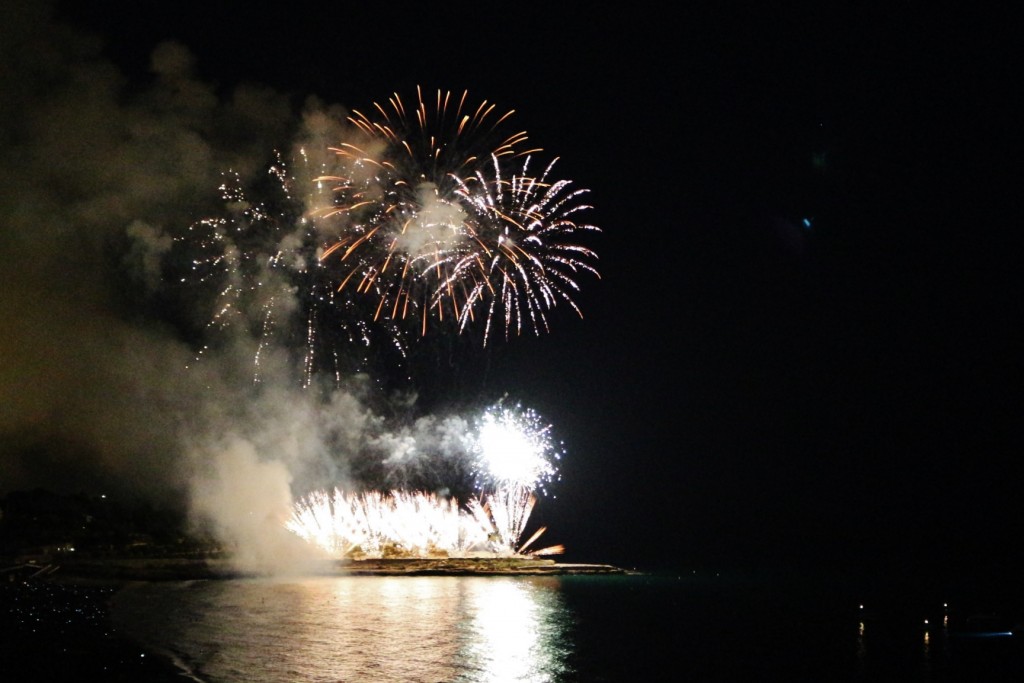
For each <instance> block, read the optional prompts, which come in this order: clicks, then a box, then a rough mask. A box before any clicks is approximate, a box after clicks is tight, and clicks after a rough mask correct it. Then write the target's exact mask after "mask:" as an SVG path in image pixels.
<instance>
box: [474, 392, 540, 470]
mask: <svg viewBox="0 0 1024 683" xmlns="http://www.w3.org/2000/svg"><path fill="white" fill-rule="evenodd" d="M477 449H478V452H479V455H480V462H481V470H482V474H483V476H484V478H486V479H487V480H489V481H491V482H494V483H496V484H497V485H499V486H501V485H508V486H523V487H526V488H534V487H536V486H538V485H541V484H543V483H544V482H545V481H548V480H550V479H551V477H553V476H554V475H555V467H554V465H553V464H552V463H551V460H550V459H549V456H550V455H551V454H553V453H554V446H553V444H552V442H551V433H550V427H549V426H544V425H542V424H541V422H540V418H539V416H538V415H537V414H536V413H535V412H533V411H532V410H523V409H521V408H519V407H517V408H515V409H512V408H506V407H503V406H501V405H500V404H499V405H497V406H495V407H493V408H491V409H490V410H488V411H487V412H485V413H484V415H483V417H482V418H481V421H480V427H479V431H478V436H477ZM554 457H555V458H557V457H558V454H557V453H554Z"/></svg>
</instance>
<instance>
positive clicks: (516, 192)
mask: <svg viewBox="0 0 1024 683" xmlns="http://www.w3.org/2000/svg"><path fill="white" fill-rule="evenodd" d="M466 100H467V93H465V92H463V93H462V95H461V96H458V97H455V96H453V95H452V94H451V93H450V92H442V91H440V90H439V91H437V93H436V97H435V98H433V100H432V102H431V104H429V105H428V104H427V99H425V98H424V96H423V92H422V90H421V89H417V94H416V102H415V106H414V107H412V108H411V109H409V108H407V107H406V105H405V103H404V102H403V101H402V99H401V98H400V97H399V96H398V95H397V94H395V95H393V96H392V97H391V98H390V99H389V100H388V105H387V106H382V105H380V104H374V110H375V113H374V114H373V115H367V114H364V113H362V112H358V111H357V112H354V113H353V115H352V116H350V117H349V122H350V123H351V124H352V125H353V127H354V128H355V130H356V131H357V132H358V138H359V139H358V140H355V141H354V142H346V143H344V144H342V145H339V146H337V147H335V148H333V150H334V151H335V153H336V154H337V156H338V165H339V167H340V170H341V172H340V173H339V174H338V175H329V176H323V177H321V178H319V179H318V180H320V181H325V182H331V183H333V185H334V188H335V191H336V199H335V202H334V205H333V206H332V207H331V208H330V209H327V210H325V211H324V212H323V215H324V216H325V217H338V218H340V219H342V220H343V222H344V224H345V228H344V230H342V231H341V234H340V236H339V238H338V239H337V240H336V241H335V242H334V243H333V244H331V245H330V246H328V247H327V248H326V249H325V250H324V252H323V258H324V260H325V263H327V265H328V266H329V267H330V269H331V271H332V272H334V273H336V275H335V277H336V279H337V281H338V283H339V284H338V288H337V289H338V291H339V292H342V291H346V290H354V291H355V292H356V293H357V294H358V295H360V296H363V297H367V298H369V299H370V300H371V301H372V302H373V303H374V304H375V307H374V314H373V317H374V320H380V319H386V320H392V321H395V322H400V323H404V324H406V325H407V326H409V325H411V326H412V327H413V328H415V329H417V331H418V333H419V334H420V335H425V334H427V331H428V328H429V323H430V322H431V321H434V322H435V323H437V324H442V325H443V324H445V323H446V322H447V321H453V322H454V324H455V325H457V327H458V330H459V331H460V332H462V331H464V330H465V329H466V328H467V327H468V326H470V324H471V323H474V322H476V321H478V320H482V321H483V325H484V330H483V343H484V344H485V345H486V343H487V341H488V339H489V338H490V336H491V331H492V324H493V323H494V322H495V321H496V320H498V321H502V322H503V325H504V332H505V336H506V338H507V337H509V336H510V335H512V334H520V333H521V332H522V331H524V329H529V330H532V331H533V332H535V333H537V334H539V333H540V332H542V331H548V329H549V328H548V320H547V311H549V310H550V309H551V308H553V307H554V306H555V305H556V304H558V303H559V302H565V303H567V305H569V306H571V307H572V308H573V309H574V310H575V311H576V312H577V313H580V309H579V308H578V306H577V305H576V304H575V302H574V299H573V295H574V293H575V292H576V291H577V290H578V289H579V287H578V284H577V282H576V278H577V277H578V276H579V275H580V274H589V275H593V276H597V275H598V273H597V270H596V268H595V267H594V265H593V264H594V262H596V254H595V253H594V252H593V251H592V250H591V249H589V248H587V247H584V246H582V245H579V244H577V243H576V238H577V236H578V235H579V234H582V233H586V232H591V231H598V228H596V227H595V226H592V225H589V224H586V223H579V222H577V221H576V216H577V214H579V213H580V212H583V211H585V210H587V209H589V208H590V206H588V205H585V204H581V203H578V202H579V199H580V198H581V197H582V196H583V195H584V194H586V193H587V190H582V189H572V187H571V181H567V180H557V181H553V180H550V179H549V175H550V174H551V171H552V168H553V166H554V162H551V163H550V164H549V165H548V166H547V168H546V169H545V171H544V172H543V173H542V174H541V176H540V177H534V176H531V175H530V174H529V166H530V158H531V157H530V155H531V154H533V153H536V152H539V151H541V150H539V149H527V148H526V142H527V139H528V138H527V135H526V132H525V131H518V132H515V131H513V132H508V133H505V132H503V131H504V128H505V126H506V125H507V124H508V122H509V120H510V117H511V116H512V114H513V111H508V112H506V113H505V114H498V113H497V111H498V110H496V108H495V105H493V104H489V103H487V102H486V101H485V102H483V103H481V104H480V105H478V106H476V107H475V108H474V107H468V106H467V104H466ZM519 160H522V163H521V165H520V164H519ZM513 163H515V164H516V165H517V168H518V169H519V170H518V171H517V172H507V171H505V170H504V166H505V165H511V164H513Z"/></svg>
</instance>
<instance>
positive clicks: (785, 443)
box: [14, 2, 1024, 575]
mask: <svg viewBox="0 0 1024 683" xmlns="http://www.w3.org/2000/svg"><path fill="white" fill-rule="evenodd" d="M741 5H743V7H742V9H728V8H727V7H726V6H725V4H724V3H708V5H707V6H706V7H705V6H704V5H703V4H702V5H701V6H700V7H699V8H697V9H693V8H685V7H684V8H679V9H677V10H675V11H674V13H673V14H672V15H669V14H666V13H665V10H663V9H660V8H659V7H660V6H656V5H653V4H652V5H649V6H648V5H645V4H641V5H635V4H633V5H630V6H629V9H621V10H619V9H614V10H613V9H606V10H600V9H590V10H586V11H570V10H568V9H564V8H556V7H552V6H550V5H549V4H548V3H545V4H543V5H542V4H537V5H536V6H535V5H532V4H529V3H527V4H515V5H501V6H500V7H497V8H496V9H483V8H484V5H481V4H480V3H476V4H473V5H470V4H467V5H466V6H464V7H458V6H446V7H445V8H444V9H438V8H437V7H432V6H427V5H424V6H423V7H422V9H416V10H413V9H399V6H398V5H393V6H388V8H387V9H381V10H369V9H364V8H361V7H360V6H357V5H353V4H352V3H341V4H338V3H335V4H330V3H303V2H292V3H275V4H272V6H270V7H269V8H261V7H258V5H256V4H247V5H244V4H242V3H230V4H229V3H195V4H190V3H160V2H134V3H122V2H117V3H58V5H57V9H56V11H55V16H56V17H57V18H58V19H59V20H61V21H65V22H69V23H71V24H73V25H74V26H76V27H78V28H79V29H81V30H88V31H92V32H95V33H97V34H98V35H100V36H101V37H102V38H103V48H102V55H103V56H104V57H105V58H107V59H109V60H111V62H112V63H113V64H114V65H116V69H117V70H119V71H120V72H121V73H122V75H123V78H124V81H123V84H124V91H123V92H124V95H123V97H125V98H126V99H130V98H131V97H132V96H133V93H137V92H144V91H145V90H146V89H147V88H148V87H150V85H151V81H152V79H153V76H152V74H151V73H150V72H149V56H150V54H151V53H152V51H153V49H154V47H155V46H156V45H158V44H159V43H160V42H161V41H165V40H174V41H176V42H178V43H180V44H182V45H184V46H185V47H187V48H188V50H189V51H191V53H192V54H193V55H194V58H195V62H194V73H195V76H196V78H197V79H198V80H201V81H203V82H205V83H207V84H210V85H211V86H212V88H211V89H212V91H213V92H214V93H215V94H216V96H218V97H221V98H228V97H230V94H231V92H232V90H233V88H234V87H235V86H237V85H238V84H240V83H258V84H262V85H265V86H268V87H269V88H270V89H272V90H274V91H276V92H278V93H285V94H289V95H291V96H293V99H292V102H293V103H294V105H295V106H296V107H298V106H300V105H301V103H302V101H303V99H304V98H305V97H306V96H307V95H315V96H317V97H319V98H320V99H321V100H323V101H325V102H327V103H336V104H340V105H343V106H345V107H347V108H357V109H359V108H364V107H367V106H368V104H369V103H371V102H373V101H382V100H385V99H386V98H387V97H388V96H389V95H390V94H391V93H392V92H399V93H411V92H413V91H414V89H415V87H416V85H423V86H424V87H427V88H442V89H451V90H456V91H459V90H462V89H467V90H468V91H469V92H470V94H471V95H474V96H476V97H478V98H480V99H489V100H492V101H495V102H498V103H499V104H500V105H501V106H503V107H507V108H514V109H515V110H516V117H517V120H518V122H519V123H520V124H521V125H522V127H524V128H525V129H527V130H528V131H529V132H530V139H531V141H533V142H535V143H536V144H538V145H539V146H542V147H544V149H545V151H546V152H549V153H550V154H552V155H553V156H558V157H560V161H559V166H560V172H561V173H562V174H563V175H564V176H566V177H568V178H571V179H573V180H574V181H575V183H577V184H579V185H580V186H582V187H586V188H588V189H590V190H591V194H590V197H589V203H591V204H592V205H593V206H594V209H593V211H592V212H591V214H590V216H589V221H590V222H592V223H594V224H596V225H598V226H599V227H601V228H602V233H601V234H600V235H598V236H596V237H595V238H594V240H593V247H594V248H595V250H596V251H597V252H598V254H599V257H600V264H599V270H600V273H601V279H600V280H599V281H593V280H591V281H584V282H582V283H581V285H582V291H581V294H580V296H579V299H578V301H579V303H580V306H581V309H582V310H583V313H584V318H583V319H582V320H580V319H577V318H576V317H574V316H573V315H572V314H571V313H570V312H569V311H565V312H564V313H563V314H561V315H556V316H554V319H553V329H552V332H551V334H549V335H545V336H542V337H539V338H526V339H521V340H514V341H513V342H510V343H509V344H507V345H502V346H500V347H498V348H491V349H490V350H489V351H487V352H486V353H484V352H479V353H476V354H474V353H472V352H470V353H468V354H467V357H465V358H461V359H459V361H458V362H457V363H456V365H458V366H459V367H460V368H462V370H461V374H460V375H459V376H460V380H459V383H457V385H458V389H459V390H460V391H463V392H466V394H467V395H472V394H473V392H481V393H485V392H496V391H497V392H501V391H507V392H509V393H510V395H513V396H515V397H516V398H519V399H521V400H522V401H523V402H524V403H527V404H529V405H531V406H533V407H535V408H536V409H537V410H538V411H539V412H540V413H542V414H543V415H544V416H545V417H547V418H548V419H550V421H551V422H552V424H553V425H554V428H555V430H556V432H557V434H558V435H559V436H560V438H561V439H562V440H563V441H564V443H565V446H566V451H567V455H566V457H565V458H564V460H563V462H562V463H561V470H562V480H561V481H560V482H559V483H558V484H557V485H556V486H554V487H552V493H554V494H555V497H554V498H552V499H543V500H542V502H541V504H540V505H539V506H538V509H537V511H536V512H535V513H534V514H535V515H536V516H537V517H538V518H539V519H543V521H544V522H545V523H547V524H549V527H550V528H549V531H548V534H549V538H550V539H551V540H552V541H558V542H563V543H565V545H566V546H567V547H568V549H569V553H568V555H567V558H569V559H573V560H579V561H595V562H598V561H607V562H613V563H618V564H623V565H628V566H648V567H650V566H671V567H673V568H689V567H700V568H716V567H724V568H756V567H761V566H770V567H775V568H779V567H791V566H792V567H801V566H807V565H809V564H810V565H817V564H824V565H826V566H845V567H850V568H853V569H857V568H864V569H871V570H883V571H888V570H897V568H899V571H918V570H921V571H924V570H930V569H935V568H937V567H939V568H943V567H944V568H946V569H947V570H948V572H947V573H948V574H950V575H959V574H963V575H975V574H976V573H977V574H979V575H980V574H983V573H985V572H987V571H989V570H993V571H996V570H998V571H1005V572H1007V573H1009V572H1010V571H1012V570H1013V569H1014V568H1017V569H1019V568H1020V565H1021V561H1022V559H1024V555H1022V553H1021V546H1020V539H1021V538H1022V533H1024V529H1022V527H1021V522H1020V521H1018V518H1019V517H1022V516H1021V515H1019V514H1017V513H1018V512H1019V511H1020V497H1019V489H1020V472H1021V468H1020V466H1019V464H1018V459H1019V458H1020V454H1021V448H1020V446H1021V442H1020V438H1019V435H1018V434H1019V419H1020V415H1021V408H1022V402H1021V391H1020V387H1021V379H1022V378H1021V370H1020V364H1019V359H1018V355H1019V351H1020V348H1021V347H1020V337H1019V335H1018V334H1016V333H1015V331H1014V330H1015V326H1016V325H1017V324H1018V323H1019V318H1020V317H1021V316H1020V313H1021V305H1020V298H1019V290H1020V286H1019V284H1020V283H1019V280H1020V275H1019V273H1020V270H1019V265H1018V263H1019V256H1020V254H1021V246H1022V245H1021V242H1022V240H1021V233H1020V230H1019V229H1017V228H1016V227H1015V224H1016V223H1017V222H1018V221H1019V215H1020V211H1019V200H1018V199H1017V196H1018V194H1019V188H1017V187H1016V186H1015V185H1011V180H1012V179H1013V178H1014V177H1017V178H1018V179H1019V160H1017V159H1015V158H1014V157H1013V156H1012V155H1011V153H1010V151H1009V138H1010V136H1011V134H1012V131H1013V129H1014V127H1015V126H1013V125H1012V124H1015V123H1016V122H1015V121H1011V120H1010V115H1009V104H1010V101H1011V98H1012V90H1013V89H1014V88H1013V87H1012V83H1013V80H1012V78H1011V74H1013V73H1015V72H1014V71H1013V70H1012V69H1011V61H1010V58H1011V49H1010V40H1009V37H1010V31H1009V26H1010V25H1011V22H1010V21H1009V20H1008V18H1007V17H998V16H985V15H983V14H982V10H980V9H977V8H972V11H970V12H967V11H966V10H965V11H963V12H960V13H948V14H947V13H943V12H940V11H938V10H936V9H935V8H934V7H933V6H930V5H927V4H925V3H915V2H895V3H887V5H886V6H885V8H884V10H866V9H862V8H853V9H849V10H843V11H840V10H830V9H828V8H827V7H826V4H821V3H815V4H804V3H800V4H796V5H791V6H790V5H787V7H788V9H786V10H779V9H778V8H774V7H773V8H770V9H769V8H766V9H764V10H761V11H759V12H755V13H751V12H750V10H749V7H747V6H746V5H745V4H741ZM229 6H230V8H229ZM595 7H596V6H595ZM153 153H154V154H155V155H158V154H160V150H159V148H156V149H154V150H153ZM14 163H17V159H15V160H14ZM69 201H70V198H69ZM481 368H485V371H484V370H481ZM453 372H455V371H453ZM98 381H102V380H98ZM101 459H102V458H101ZM556 537H557V538H556Z"/></svg>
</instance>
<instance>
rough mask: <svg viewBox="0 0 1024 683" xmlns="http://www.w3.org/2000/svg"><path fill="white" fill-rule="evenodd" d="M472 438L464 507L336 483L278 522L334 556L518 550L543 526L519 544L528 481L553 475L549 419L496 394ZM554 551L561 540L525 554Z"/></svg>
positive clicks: (529, 505)
mask: <svg viewBox="0 0 1024 683" xmlns="http://www.w3.org/2000/svg"><path fill="white" fill-rule="evenodd" d="M473 440H474V445H473V447H472V450H473V455H474V456H475V457H476V458H477V460H478V464H477V477H478V481H479V485H480V488H481V492H480V493H479V494H478V495H476V496H473V497H471V498H470V499H469V500H468V502H467V503H466V506H465V508H464V509H463V508H460V506H459V503H458V501H457V500H455V499H448V498H442V497H439V496H437V495H434V494H430V493H426V492H407V491H392V492H391V493H390V494H387V495H385V494H382V493H380V492H376V491H369V492H365V493H347V492H345V491H342V490H341V489H337V488H336V489H335V490H334V492H333V493H326V492H323V491H320V492H314V493H312V494H309V495H308V496H306V497H305V498H304V499H302V500H300V501H299V502H298V503H297V504H296V505H295V506H294V509H293V512H292V516H291V518H290V520H289V521H288V523H287V524H286V528H288V529H289V530H290V531H292V532H294V533H295V534H297V535H298V536H300V537H301V538H303V539H305V540H307V541H309V542H310V543H313V544H314V545H316V546H318V547H319V548H321V549H322V550H324V551H326V552H327V553H328V554H330V555H332V556H335V557H345V556H357V555H358V556H365V557H381V556H382V555H384V554H393V555H402V556H411V557H427V556H431V555H434V554H442V555H447V556H449V557H462V556H466V555H467V554H472V553H489V554H497V555H501V556H511V555H517V554H522V552H523V551H524V550H525V548H526V547H527V546H529V545H530V544H532V543H533V541H535V540H536V539H537V537H539V536H540V534H541V533H543V531H544V529H543V528H542V529H540V530H538V531H537V532H535V533H534V534H533V536H532V537H531V538H530V539H528V540H527V542H526V543H524V544H522V545H520V543H519V541H520V538H521V536H522V534H523V532H524V530H525V528H526V524H527V522H528V520H529V518H530V514H531V513H532V511H533V508H534V505H535V504H536V502H537V498H536V496H535V494H534V492H533V491H534V489H535V488H537V487H540V486H542V484H543V483H544V482H547V481H550V480H551V479H552V478H553V477H554V476H555V475H556V469H555V466H554V464H553V463H552V462H551V458H552V456H553V457H554V458H555V459H557V458H558V453H557V452H556V449H555V447H554V444H553V442H552V440H551V434H550V426H546V425H543V424H542V423H541V421H540V418H539V416H538V415H537V414H536V413H535V412H534V411H532V410H524V409H523V408H522V407H521V406H518V405H517V406H515V407H507V406H504V405H502V403H500V402H499V403H498V404H497V405H496V406H493V407H492V408H490V409H488V410H487V411H485V412H484V414H483V415H482V417H481V418H480V419H479V420H478V423H477V429H476V434H475V435H474V439H473ZM559 552H562V547H561V546H552V547H549V548H544V549H540V550H536V551H532V552H531V553H530V554H532V555H544V554H556V553H559Z"/></svg>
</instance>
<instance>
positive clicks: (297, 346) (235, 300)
mask: <svg viewBox="0 0 1024 683" xmlns="http://www.w3.org/2000/svg"><path fill="white" fill-rule="evenodd" d="M296 164H297V165H301V164H305V165H308V159H307V158H306V157H305V155H304V153H301V152H300V158H299V160H298V161H296ZM305 175H309V172H308V170H307V171H306V172H305ZM252 184H255V185H257V186H258V187H257V188H256V189H253V188H252V187H249V184H248V183H246V182H245V181H244V180H243V179H242V178H241V177H240V176H239V174H237V173H228V174H227V178H226V180H225V181H224V182H223V183H222V184H221V186H220V188H219V189H220V193H221V200H222V203H223V211H222V214H221V215H219V216H214V217H207V218H204V219H201V220H199V221H196V222H195V223H193V224H192V225H190V226H189V228H188V230H187V232H186V233H185V234H184V235H182V236H180V237H178V238H177V239H176V243H177V245H178V246H179V248H180V249H181V250H182V251H183V252H185V253H186V254H188V255H189V258H190V268H189V269H188V271H187V272H186V275H185V276H183V277H182V278H181V281H182V282H183V283H185V284H189V285H192V286H193V287H208V286H211V285H212V286H215V287H216V288H217V300H216V304H215V307H214V313H213V315H212V316H211V318H210V320H209V322H208V323H207V330H208V332H211V333H213V336H214V337H216V336H217V335H222V334H224V333H226V332H228V331H229V330H234V331H236V332H238V333H241V336H242V337H247V338H251V339H253V340H254V341H255V349H254V351H253V365H254V368H255V369H254V376H253V379H254V381H255V382H257V383H259V382H261V381H262V379H263V372H264V371H263V364H264V360H265V357H266V356H267V355H268V354H271V353H277V352H280V351H282V350H287V351H289V352H290V351H293V350H298V351H299V352H300V354H301V358H300V359H299V361H298V366H299V367H300V368H301V376H302V386H303V387H309V386H310V385H311V384H312V383H313V381H314V376H315V375H316V373H317V372H318V371H321V370H326V371H329V372H330V373H332V374H333V375H334V377H335V380H336V381H340V379H341V378H342V375H343V374H344V370H343V367H342V366H343V362H342V361H343V358H342V356H343V355H344V354H340V353H339V347H340V346H344V345H351V346H354V347H356V348H358V347H364V348H365V347H367V346H369V345H370V344H371V342H372V341H373V340H384V342H385V344H386V346H387V347H388V348H391V349H394V350H395V351H396V352H397V353H398V354H399V356H400V357H402V358H404V357H405V355H406V349H407V343H406V342H405V340H404V335H403V333H402V332H401V330H400V329H398V327H397V326H395V325H392V324H390V323H389V322H388V321H382V322H381V323H379V324H375V325H371V324H370V322H369V315H367V313H366V312H365V310H363V308H365V307H363V308H361V302H360V301H359V299H357V298H355V297H348V296H341V295H339V293H338V292H336V290H335V286H334V282H333V280H332V278H331V276H330V274H329V273H328V272H327V269H326V268H325V265H324V263H323V261H322V252H323V244H324V242H325V238H324V237H323V235H324V234H330V232H329V230H330V229H329V228H328V227H327V226H325V225H323V224H322V221H317V220H316V219H315V217H314V216H312V215H310V214H309V212H308V211H306V208H305V207H306V206H307V205H310V204H315V203H316V200H315V199H314V198H313V197H315V195H317V194H318V193H319V192H320V190H318V188H317V186H316V184H315V183H312V182H311V183H309V184H308V186H307V187H306V189H307V190H308V191H309V192H308V194H307V196H305V197H298V196H296V194H297V192H296V188H299V189H302V187H303V186H302V185H301V184H300V181H299V180H298V178H297V177H296V175H295V174H294V173H293V171H292V170H291V166H289V164H287V163H286V162H285V161H284V160H283V158H282V156H281V155H280V154H279V153H275V162H274V163H273V164H271V165H270V166H269V168H267V169H266V176H265V177H264V178H263V179H260V180H259V181H258V182H256V183H252ZM253 195H256V197H255V198H254V197H253ZM321 203H322V202H321ZM209 343H210V340H209V339H207V340H206V343H205V344H204V345H203V346H202V347H201V349H200V350H199V352H198V354H197V360H199V359H200V358H202V357H203V356H204V355H205V354H206V353H207V352H208V351H209ZM345 360H348V359H345Z"/></svg>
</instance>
